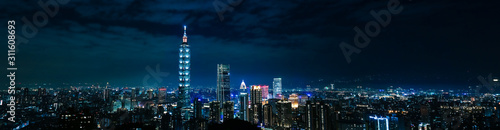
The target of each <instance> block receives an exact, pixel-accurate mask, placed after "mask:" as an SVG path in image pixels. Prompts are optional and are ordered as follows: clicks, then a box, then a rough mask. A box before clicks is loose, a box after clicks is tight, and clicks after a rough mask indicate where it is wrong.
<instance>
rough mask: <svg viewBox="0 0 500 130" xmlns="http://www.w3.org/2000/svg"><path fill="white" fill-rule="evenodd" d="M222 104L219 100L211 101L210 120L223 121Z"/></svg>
mask: <svg viewBox="0 0 500 130" xmlns="http://www.w3.org/2000/svg"><path fill="white" fill-rule="evenodd" d="M220 109H221V106H220V102H219V101H212V102H210V118H209V119H210V121H212V122H216V123H221V111H220Z"/></svg>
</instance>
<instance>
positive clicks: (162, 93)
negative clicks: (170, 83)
mask: <svg viewBox="0 0 500 130" xmlns="http://www.w3.org/2000/svg"><path fill="white" fill-rule="evenodd" d="M165 99H167V89H166V88H164V87H161V88H159V89H158V103H165Z"/></svg>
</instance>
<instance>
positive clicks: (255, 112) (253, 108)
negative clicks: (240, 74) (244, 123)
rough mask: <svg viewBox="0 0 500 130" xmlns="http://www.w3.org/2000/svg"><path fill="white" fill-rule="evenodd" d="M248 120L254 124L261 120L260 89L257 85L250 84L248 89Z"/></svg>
mask: <svg viewBox="0 0 500 130" xmlns="http://www.w3.org/2000/svg"><path fill="white" fill-rule="evenodd" d="M250 99H251V100H250V110H249V120H248V121H250V122H252V123H254V124H260V123H261V122H262V90H261V88H260V86H258V85H252V87H251V90H250Z"/></svg>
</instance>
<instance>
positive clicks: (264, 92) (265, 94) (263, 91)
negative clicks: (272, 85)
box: [259, 85, 269, 100]
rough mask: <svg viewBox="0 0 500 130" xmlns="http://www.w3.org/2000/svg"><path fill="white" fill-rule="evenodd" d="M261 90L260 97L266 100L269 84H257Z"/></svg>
mask: <svg viewBox="0 0 500 130" xmlns="http://www.w3.org/2000/svg"><path fill="white" fill-rule="evenodd" d="M259 86H260V89H261V90H262V99H265V100H267V99H268V96H269V86H267V85H259Z"/></svg>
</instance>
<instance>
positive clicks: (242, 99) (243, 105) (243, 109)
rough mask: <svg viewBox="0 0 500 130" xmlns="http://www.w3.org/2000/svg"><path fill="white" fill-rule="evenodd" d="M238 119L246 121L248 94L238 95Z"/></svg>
mask: <svg viewBox="0 0 500 130" xmlns="http://www.w3.org/2000/svg"><path fill="white" fill-rule="evenodd" d="M239 115H240V119H241V120H245V121H247V120H248V93H240V112H239Z"/></svg>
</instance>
